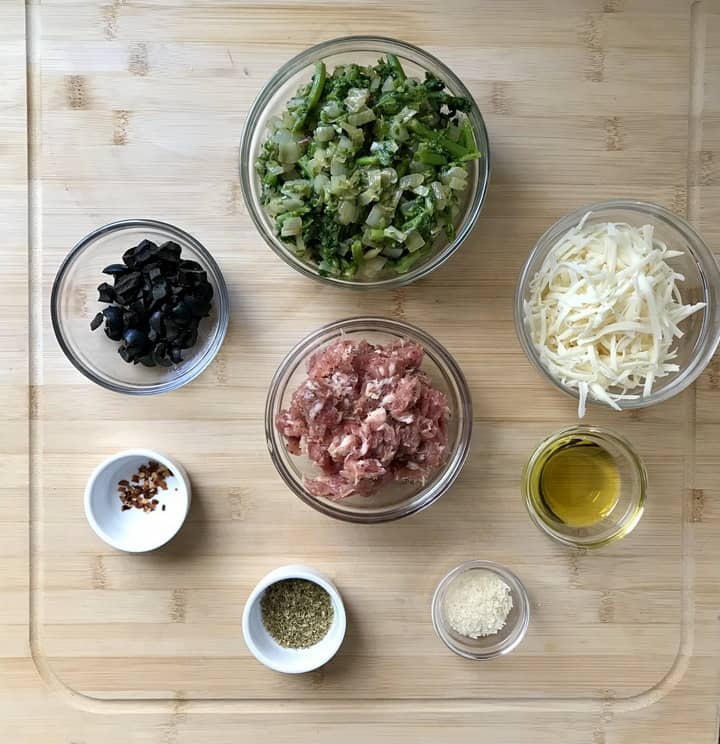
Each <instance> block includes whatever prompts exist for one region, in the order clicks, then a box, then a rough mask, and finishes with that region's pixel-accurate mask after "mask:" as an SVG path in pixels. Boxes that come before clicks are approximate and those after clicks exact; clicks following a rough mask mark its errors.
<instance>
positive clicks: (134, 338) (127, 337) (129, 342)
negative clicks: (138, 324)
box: [122, 328, 148, 351]
mask: <svg viewBox="0 0 720 744" xmlns="http://www.w3.org/2000/svg"><path fill="white" fill-rule="evenodd" d="M122 339H123V343H124V344H125V346H127V347H128V348H131V347H132V348H135V349H138V350H139V351H143V350H144V349H146V348H147V346H148V338H147V336H146V335H145V334H144V333H143V332H142V331H139V330H138V329H137V328H128V329H127V330H126V331H125V333H123V337H122Z"/></svg>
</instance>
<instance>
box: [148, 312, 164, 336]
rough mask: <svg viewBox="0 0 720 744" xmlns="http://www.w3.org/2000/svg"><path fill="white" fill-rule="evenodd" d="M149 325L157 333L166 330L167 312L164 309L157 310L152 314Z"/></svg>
mask: <svg viewBox="0 0 720 744" xmlns="http://www.w3.org/2000/svg"><path fill="white" fill-rule="evenodd" d="M149 325H150V328H151V329H152V330H153V331H155V332H156V333H163V331H164V330H165V314H164V313H163V311H162V310H156V311H155V312H154V313H153V314H152V315H151V316H150V320H149Z"/></svg>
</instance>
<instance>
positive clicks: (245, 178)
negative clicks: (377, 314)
mask: <svg viewBox="0 0 720 744" xmlns="http://www.w3.org/2000/svg"><path fill="white" fill-rule="evenodd" d="M385 54H395V55H397V56H398V58H399V59H400V61H401V62H402V64H403V67H404V68H405V70H406V72H407V74H408V75H409V76H420V77H423V76H424V74H425V71H426V70H427V71H430V72H432V73H433V74H435V75H437V76H438V77H439V78H440V79H441V80H443V81H444V82H445V84H446V86H447V89H448V90H449V91H450V92H451V93H452V94H453V95H457V96H463V97H466V98H468V99H469V100H470V101H471V102H472V108H471V110H470V111H469V113H468V114H467V115H468V117H469V120H470V123H471V125H472V129H473V132H474V135H475V141H476V143H477V145H478V150H479V151H480V152H481V153H482V158H480V160H479V161H471V162H470V163H468V173H469V179H468V188H467V190H466V192H465V198H464V202H463V203H461V209H460V213H459V216H458V220H457V222H456V236H455V239H454V240H453V241H452V242H450V243H448V242H444V243H442V244H438V245H437V246H436V250H435V252H434V253H433V254H432V255H430V256H428V258H427V259H426V260H425V261H424V262H423V263H419V264H418V265H417V266H415V267H414V268H413V269H412V270H411V271H408V272H407V273H406V274H400V275H393V276H389V277H385V278H380V279H378V280H372V281H360V280H351V279H344V278H341V277H331V276H321V275H320V272H319V271H318V269H317V267H316V266H314V265H312V264H311V263H309V262H307V261H303V260H302V259H300V258H298V257H297V256H296V255H295V254H294V253H293V252H292V251H291V250H289V249H288V248H287V246H286V245H285V243H283V242H282V241H281V240H280V238H278V236H277V235H276V234H275V230H274V226H273V223H272V220H271V219H270V218H269V217H268V216H267V214H266V213H265V210H264V209H263V207H262V205H261V203H260V192H261V188H260V179H259V178H258V175H257V173H256V172H255V162H256V160H257V158H258V154H259V152H260V148H261V147H262V144H263V142H264V141H265V139H266V131H267V123H268V120H269V119H270V118H271V117H273V116H276V115H277V114H278V113H280V112H282V111H283V110H284V108H285V104H286V102H287V101H288V99H290V98H292V96H293V95H294V94H295V91H296V90H297V89H298V88H299V87H300V86H301V85H303V84H304V83H307V82H308V81H309V80H310V79H311V78H312V74H313V68H314V66H315V63H316V62H318V61H320V60H323V61H324V62H325V63H326V65H327V67H328V69H329V70H332V69H333V68H334V67H336V66H337V65H339V64H347V63H350V62H353V63H355V64H360V65H368V64H375V63H376V62H377V60H378V58H380V57H382V56H383V55H385ZM489 178H490V149H489V144H488V136H487V131H486V129H485V123H484V122H483V118H482V116H481V114H480V110H479V109H478V107H477V105H476V104H475V101H474V99H473V97H472V95H471V94H470V92H469V91H468V89H467V88H466V87H465V85H464V84H463V83H462V82H461V81H460V79H459V78H458V77H457V76H456V75H455V73H453V72H452V71H451V70H450V69H449V68H448V67H446V66H445V65H444V64H443V63H442V62H440V60H438V59H436V58H435V57H433V56H432V55H431V54H429V53H428V52H426V51H424V50H423V49H419V48H418V47H415V46H412V45H411V44H406V43H405V42H403V41H398V40H396V39H387V38H383V37H379V36H348V37H345V38H341V39H333V40H331V41H325V42H323V43H322V44H317V45H316V46H313V47H310V48H309V49H306V50H305V51H304V52H301V53H300V54H298V55H297V56H296V57H293V58H292V59H291V60H290V61H289V62H286V63H285V64H284V65H283V66H282V67H281V68H280V69H279V70H278V71H277V72H276V73H275V75H274V76H273V77H272V78H271V79H270V80H269V81H268V82H267V83H266V85H265V87H264V88H263V89H262V90H261V91H260V93H259V95H258V96H257V98H256V99H255V101H254V102H253V104H252V106H251V107H250V111H249V113H248V116H247V119H246V122H245V128H244V130H243V134H242V139H241V142H240V184H241V186H242V190H243V197H244V199H245V204H246V205H247V209H248V212H249V213H250V217H251V218H252V220H253V222H254V223H255V226H256V227H257V229H258V230H259V232H260V234H261V235H262V237H263V239H264V240H265V242H266V243H267V244H268V245H269V246H270V248H272V250H273V251H275V253H276V254H277V255H278V256H280V258H282V259H283V261H285V262H286V263H287V264H289V265H290V266H292V267H293V268H294V269H295V270H296V271H299V272H300V273H301V274H304V275H305V276H308V277H311V278H313V279H317V280H319V281H322V282H325V283H327V284H332V285H335V286H343V287H353V288H356V289H387V288H390V287H399V286H402V285H405V284H410V283H411V282H414V281H415V280H417V279H419V278H421V277H423V276H426V275H427V274H429V273H430V272H431V271H433V270H434V269H436V268H437V267H438V266H440V265H441V264H442V263H444V262H445V261H446V260H447V259H448V258H449V257H450V256H451V255H452V254H453V253H454V252H455V251H456V250H457V249H458V248H459V247H460V245H461V244H462V242H463V241H464V240H465V238H467V236H468V235H469V233H470V231H471V230H472V228H473V226H474V225H475V223H476V222H477V219H478V216H479V215H480V210H481V209H482V206H483V202H484V201H485V194H486V193H487V187H488V182H489Z"/></svg>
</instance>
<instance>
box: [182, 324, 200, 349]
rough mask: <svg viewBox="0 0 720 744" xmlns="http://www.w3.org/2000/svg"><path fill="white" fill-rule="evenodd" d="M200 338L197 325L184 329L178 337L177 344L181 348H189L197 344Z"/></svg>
mask: <svg viewBox="0 0 720 744" xmlns="http://www.w3.org/2000/svg"><path fill="white" fill-rule="evenodd" d="M197 339H198V329H197V326H195V327H194V328H188V329H187V330H186V331H183V332H182V334H181V335H180V336H179V337H178V340H177V345H178V346H179V347H180V348H181V349H189V348H191V347H192V346H195V344H196V343H197Z"/></svg>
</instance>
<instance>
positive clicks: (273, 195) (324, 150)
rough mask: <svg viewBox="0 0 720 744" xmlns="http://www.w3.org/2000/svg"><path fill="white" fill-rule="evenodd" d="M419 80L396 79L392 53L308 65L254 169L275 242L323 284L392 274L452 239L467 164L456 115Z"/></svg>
mask: <svg viewBox="0 0 720 744" xmlns="http://www.w3.org/2000/svg"><path fill="white" fill-rule="evenodd" d="M470 108H471V102H470V101H469V100H468V99H467V98H461V97H457V96H453V95H451V94H450V93H448V92H447V91H446V89H445V84H444V82H443V81H442V80H440V79H439V78H437V77H435V76H434V75H432V74H431V73H429V72H426V73H425V79H424V80H422V81H418V80H415V79H413V78H410V77H407V76H406V74H405V71H404V70H403V67H402V65H401V63H400V61H399V60H398V58H397V57H396V56H395V55H392V54H388V55H387V57H385V58H384V59H381V60H379V61H378V63H377V64H376V65H374V66H371V67H362V66H360V65H356V64H347V65H340V66H338V67H335V69H334V70H333V71H332V72H331V73H330V72H328V71H327V69H326V67H325V64H324V63H323V62H318V63H317V64H316V67H315V73H314V75H313V78H312V80H311V81H310V82H309V83H307V84H306V85H304V86H302V87H301V88H299V89H298V91H297V93H296V95H295V96H294V97H293V98H291V99H290V100H289V101H288V103H287V109H286V111H285V112H284V113H283V114H282V115H281V116H276V117H273V118H272V119H271V120H270V122H269V124H268V126H269V135H268V138H267V140H266V141H265V142H264V144H263V146H262V149H261V153H260V156H259V158H258V161H257V163H256V168H257V172H258V174H259V176H260V179H261V182H262V195H261V200H262V204H263V206H264V208H265V210H266V212H267V213H268V215H270V217H271V218H272V219H274V221H275V228H276V231H277V234H278V235H279V236H280V238H281V239H282V240H283V241H284V242H285V243H286V244H287V245H288V246H289V248H290V249H291V250H293V251H294V252H295V253H296V254H297V255H298V256H300V257H302V258H304V259H306V260H308V261H310V262H312V263H314V264H315V265H317V267H318V269H319V270H320V272H321V273H322V274H324V275H330V276H336V277H344V278H358V279H361V280H363V279H365V280H367V279H372V278H376V277H378V276H379V275H380V274H389V275H392V274H394V273H398V274H402V273H405V272H407V271H409V270H410V269H412V268H413V266H415V265H416V264H417V263H418V262H420V261H422V260H423V259H424V258H426V257H427V256H428V255H429V254H430V253H431V252H432V251H433V247H434V244H435V243H436V241H437V238H438V236H439V235H440V234H444V235H445V236H446V238H447V240H452V239H453V238H454V234H455V228H454V221H455V218H456V217H457V213H458V210H459V203H460V198H461V196H462V194H463V192H464V191H465V190H466V188H467V184H468V171H467V168H466V163H467V162H468V161H470V160H474V159H477V158H479V157H480V156H481V154H480V153H479V152H478V150H477V145H476V143H475V138H474V136H473V132H472V128H471V125H470V120H469V119H468V117H467V115H466V114H467V112H468V111H469V110H470Z"/></svg>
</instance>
